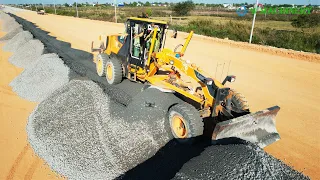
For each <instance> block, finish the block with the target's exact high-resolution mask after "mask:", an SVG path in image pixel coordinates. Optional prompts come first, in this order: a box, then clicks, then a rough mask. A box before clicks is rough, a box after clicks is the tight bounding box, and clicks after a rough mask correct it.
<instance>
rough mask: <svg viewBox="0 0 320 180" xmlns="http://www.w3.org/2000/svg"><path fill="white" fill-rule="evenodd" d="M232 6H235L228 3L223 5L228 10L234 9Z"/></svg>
mask: <svg viewBox="0 0 320 180" xmlns="http://www.w3.org/2000/svg"><path fill="white" fill-rule="evenodd" d="M232 6H233V4H227V3H224V4H223V7H224V8H228V7H232Z"/></svg>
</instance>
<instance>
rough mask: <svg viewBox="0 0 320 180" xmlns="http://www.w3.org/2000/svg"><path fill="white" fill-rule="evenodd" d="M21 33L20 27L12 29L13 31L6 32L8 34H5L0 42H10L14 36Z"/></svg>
mask: <svg viewBox="0 0 320 180" xmlns="http://www.w3.org/2000/svg"><path fill="white" fill-rule="evenodd" d="M22 31H23V29H22V27H17V28H14V29H13V30H11V31H10V32H8V33H7V34H5V35H4V36H2V37H1V38H0V41H6V40H10V39H12V38H13V37H14V36H15V35H17V34H18V33H20V32H22Z"/></svg>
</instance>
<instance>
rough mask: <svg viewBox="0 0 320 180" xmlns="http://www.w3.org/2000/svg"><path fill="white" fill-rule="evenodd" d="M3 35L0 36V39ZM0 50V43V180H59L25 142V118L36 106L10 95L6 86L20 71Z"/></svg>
mask: <svg viewBox="0 0 320 180" xmlns="http://www.w3.org/2000/svg"><path fill="white" fill-rule="evenodd" d="M0 28H1V24H0ZM3 35H4V33H2V32H0V37H2V36H3ZM2 47H3V43H0V67H1V70H0V99H1V101H0V119H1V121H0V137H1V140H0V147H1V153H0V159H1V165H0V179H6V180H14V179H52V180H53V179H60V178H59V177H58V174H55V173H54V172H52V171H51V169H50V168H49V167H48V166H47V165H46V164H45V162H44V161H43V160H42V159H40V158H39V157H37V156H36V155H35V154H34V152H33V150H32V148H31V147H30V145H29V143H28V141H27V134H26V131H25V127H26V123H27V118H28V116H29V113H30V112H31V111H32V110H33V109H34V107H35V106H36V103H32V102H29V101H26V100H24V99H22V98H20V97H19V96H18V95H16V94H15V93H14V92H12V90H11V87H10V86H9V83H10V82H11V81H12V80H13V79H14V78H15V77H16V76H17V75H19V74H20V73H21V72H22V70H23V69H22V68H16V67H15V66H13V65H11V64H10V63H9V62H8V57H10V56H11V53H9V52H4V51H2V50H1V49H2Z"/></svg>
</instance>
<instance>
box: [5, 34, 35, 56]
mask: <svg viewBox="0 0 320 180" xmlns="http://www.w3.org/2000/svg"><path fill="white" fill-rule="evenodd" d="M32 38H33V35H32V34H31V33H30V32H29V31H22V32H20V33H18V34H17V35H15V36H14V37H13V38H12V39H10V40H9V41H8V42H7V43H6V44H5V45H4V46H3V50H5V51H11V52H13V53H15V52H16V51H17V50H18V49H19V48H20V47H21V46H22V45H24V44H25V43H27V42H28V41H30V40H31V39H32Z"/></svg>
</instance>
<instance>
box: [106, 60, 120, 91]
mask: <svg viewBox="0 0 320 180" xmlns="http://www.w3.org/2000/svg"><path fill="white" fill-rule="evenodd" d="M105 69H106V79H107V81H108V83H109V84H111V85H115V84H119V83H121V81H122V78H123V72H122V65H121V63H120V61H119V60H118V59H116V58H110V59H109V60H108V61H107V63H106V68H105Z"/></svg>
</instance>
